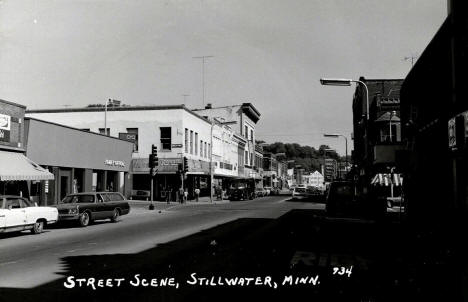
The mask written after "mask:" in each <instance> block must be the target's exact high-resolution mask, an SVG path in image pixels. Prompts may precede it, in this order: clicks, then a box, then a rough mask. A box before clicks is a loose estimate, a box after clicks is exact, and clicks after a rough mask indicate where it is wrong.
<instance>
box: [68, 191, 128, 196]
mask: <svg viewBox="0 0 468 302" xmlns="http://www.w3.org/2000/svg"><path fill="white" fill-rule="evenodd" d="M109 193H119V192H80V193H72V194H68V195H92V194H109ZM119 194H120V193H119ZM68 195H67V196H68Z"/></svg>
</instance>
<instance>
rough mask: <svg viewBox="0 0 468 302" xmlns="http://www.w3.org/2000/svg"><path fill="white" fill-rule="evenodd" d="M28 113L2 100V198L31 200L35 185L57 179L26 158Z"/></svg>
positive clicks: (20, 107) (0, 142)
mask: <svg viewBox="0 0 468 302" xmlns="http://www.w3.org/2000/svg"><path fill="white" fill-rule="evenodd" d="M25 110H26V107H25V106H23V105H20V104H16V103H12V102H9V101H4V100H0V195H21V196H25V197H30V187H31V183H32V182H34V183H36V182H37V183H40V182H45V181H49V180H53V179H54V175H53V174H51V173H50V172H49V171H47V170H46V169H44V168H42V167H41V166H39V165H38V164H37V163H35V162H33V161H32V160H31V159H29V158H27V157H26V156H25V155H26V150H25V122H24V115H25Z"/></svg>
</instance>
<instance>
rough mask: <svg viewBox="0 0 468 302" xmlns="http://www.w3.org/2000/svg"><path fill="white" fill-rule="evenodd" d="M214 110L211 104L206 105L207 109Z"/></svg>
mask: <svg viewBox="0 0 468 302" xmlns="http://www.w3.org/2000/svg"><path fill="white" fill-rule="evenodd" d="M212 108H213V106H212V105H211V103H208V104H206V106H205V109H212Z"/></svg>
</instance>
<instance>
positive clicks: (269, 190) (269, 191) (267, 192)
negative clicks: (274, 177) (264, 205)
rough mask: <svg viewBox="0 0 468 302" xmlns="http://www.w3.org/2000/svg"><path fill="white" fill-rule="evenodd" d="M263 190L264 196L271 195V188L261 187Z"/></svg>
mask: <svg viewBox="0 0 468 302" xmlns="http://www.w3.org/2000/svg"><path fill="white" fill-rule="evenodd" d="M263 189H265V196H268V195H271V187H263Z"/></svg>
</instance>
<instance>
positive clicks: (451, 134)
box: [448, 118, 457, 150]
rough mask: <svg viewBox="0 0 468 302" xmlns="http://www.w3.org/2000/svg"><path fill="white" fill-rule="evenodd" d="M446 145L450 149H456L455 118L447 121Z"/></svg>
mask: <svg viewBox="0 0 468 302" xmlns="http://www.w3.org/2000/svg"><path fill="white" fill-rule="evenodd" d="M448 145H449V148H450V149H452V150H453V149H456V147H457V138H456V131H455V118H451V119H450V120H449V121H448Z"/></svg>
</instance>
